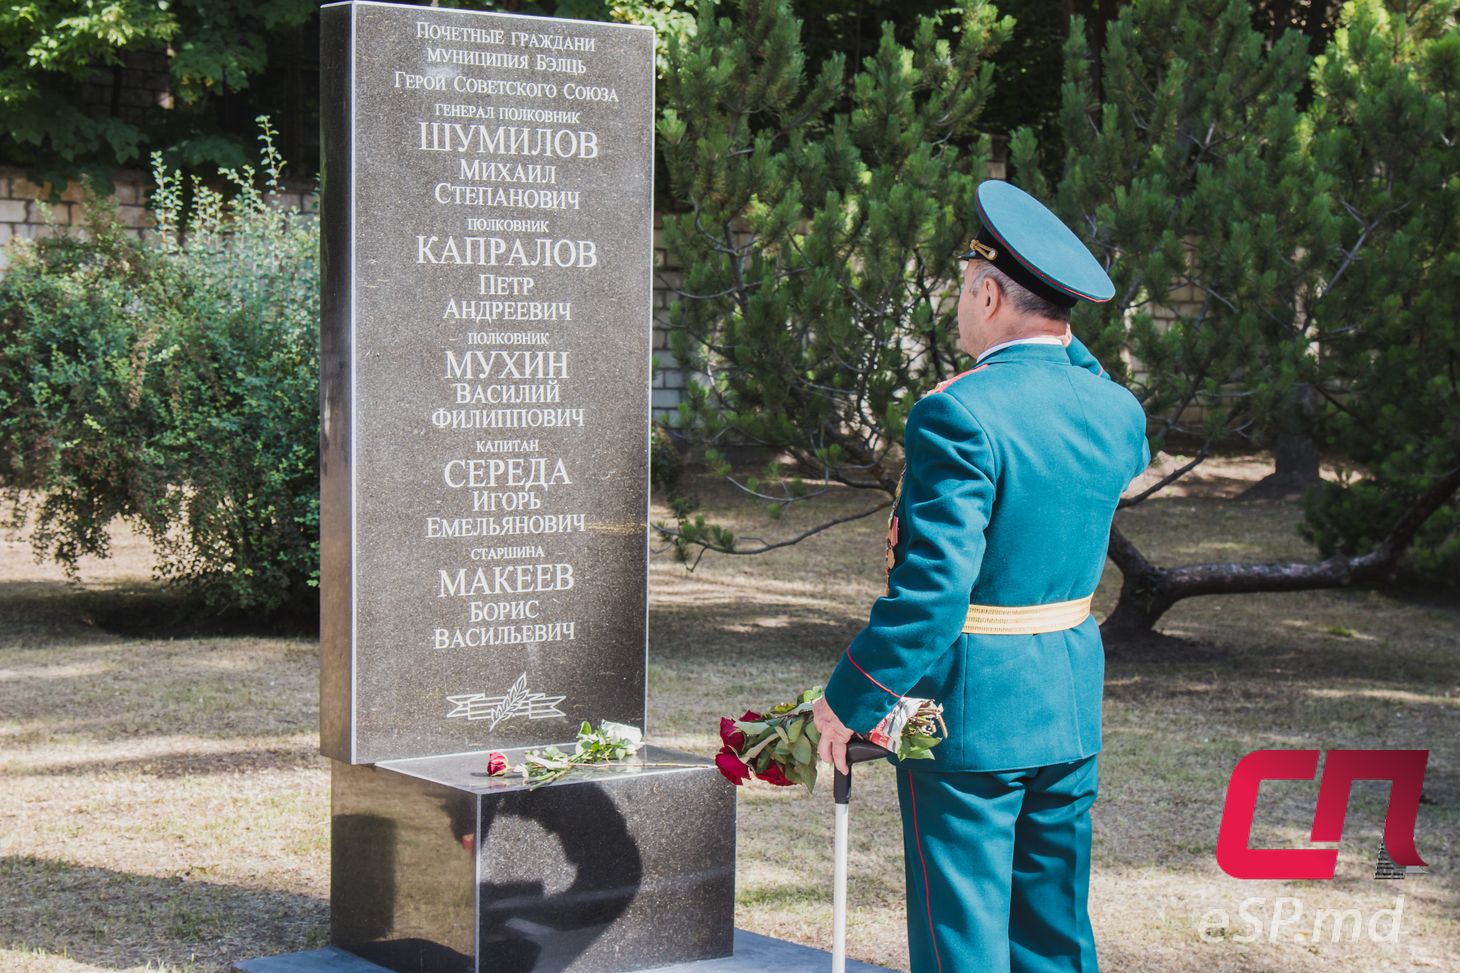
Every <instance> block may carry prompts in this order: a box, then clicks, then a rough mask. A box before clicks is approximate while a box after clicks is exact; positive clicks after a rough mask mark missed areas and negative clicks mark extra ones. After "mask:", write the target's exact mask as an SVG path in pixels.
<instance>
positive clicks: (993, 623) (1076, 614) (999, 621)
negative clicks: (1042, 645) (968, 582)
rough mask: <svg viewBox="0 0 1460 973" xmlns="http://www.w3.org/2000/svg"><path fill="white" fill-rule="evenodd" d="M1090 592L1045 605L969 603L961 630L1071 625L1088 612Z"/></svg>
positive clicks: (1003, 631)
mask: <svg viewBox="0 0 1460 973" xmlns="http://www.w3.org/2000/svg"><path fill="white" fill-rule="evenodd" d="M1094 597H1095V595H1094V594H1093V593H1091V594H1088V595H1086V596H1085V597H1083V598H1076V599H1074V600H1073V601H1052V602H1050V603H1049V604H1047V605H969V606H968V619H967V620H966V621H965V622H964V623H963V631H964V632H966V633H968V634H970V635H1036V634H1038V633H1040V632H1058V631H1059V630H1061V629H1065V628H1074V627H1075V626H1076V625H1078V624H1080V623H1081V622H1083V621H1084V620H1085V616H1087V615H1089V614H1090V600H1091V599H1092V598H1094Z"/></svg>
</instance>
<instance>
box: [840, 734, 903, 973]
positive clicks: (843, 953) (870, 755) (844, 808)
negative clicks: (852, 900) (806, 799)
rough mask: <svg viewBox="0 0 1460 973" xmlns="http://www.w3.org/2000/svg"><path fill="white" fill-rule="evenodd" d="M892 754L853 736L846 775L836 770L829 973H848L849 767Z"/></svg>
mask: <svg viewBox="0 0 1460 973" xmlns="http://www.w3.org/2000/svg"><path fill="white" fill-rule="evenodd" d="M891 753H892V751H891V750H888V749H887V748H885V747H879V746H878V745H877V744H875V743H873V742H872V741H870V740H864V739H862V738H861V737H852V739H851V740H849V741H848V742H847V772H846V773H845V774H844V773H842V772H841V771H840V770H836V771H835V772H836V780H835V783H834V785H833V787H832V798H833V800H835V801H836V865H835V870H834V872H833V879H832V893H831V973H846V971H847V814H848V802H849V801H850V800H851V797H852V765H853V764H858V763H861V762H862V761H864V760H876V759H877V758H878V757H886V756H888V755H889V754H891ZM833 769H834V770H835V768H833Z"/></svg>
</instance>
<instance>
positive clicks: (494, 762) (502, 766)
mask: <svg viewBox="0 0 1460 973" xmlns="http://www.w3.org/2000/svg"><path fill="white" fill-rule="evenodd" d="M506 772H507V755H506V754H504V753H502V752H501V751H500V750H493V751H492V752H491V753H489V754H487V773H488V774H490V775H491V776H493V777H501V776H502V775H503V774H505V773H506Z"/></svg>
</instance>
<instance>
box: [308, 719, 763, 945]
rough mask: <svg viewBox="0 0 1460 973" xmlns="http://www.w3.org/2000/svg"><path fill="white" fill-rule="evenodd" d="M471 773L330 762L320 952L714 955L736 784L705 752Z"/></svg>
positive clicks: (417, 765)
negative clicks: (326, 904) (329, 947)
mask: <svg viewBox="0 0 1460 973" xmlns="http://www.w3.org/2000/svg"><path fill="white" fill-rule="evenodd" d="M511 757H512V758H513V759H520V755H518V754H512V755H511ZM646 762H649V763H660V762H665V763H675V764H688V765H689V766H674V767H660V766H645V763H646ZM485 763H486V755H485V754H484V753H481V754H459V755H452V756H445V757H425V758H416V759H412V760H409V761H397V762H393V763H391V764H380V765H376V766H360V765H351V764H346V763H342V762H339V761H333V762H332V768H333V775H334V776H333V781H332V795H333V800H332V822H333V824H332V840H331V856H332V862H331V874H332V876H333V881H332V884H331V900H330V906H331V908H330V912H331V936H330V939H331V942H333V943H334V944H336V945H338V946H342V947H345V948H347V949H349V950H350V951H352V952H355V953H358V954H360V955H362V956H364V957H366V958H368V959H370V960H372V961H374V962H375V963H378V964H380V965H381V966H384V967H386V968H388V969H391V970H396V971H401V973H417V971H421V970H429V971H431V973H474V971H476V970H477V969H478V967H477V965H476V963H477V960H478V959H479V958H480V959H481V961H482V965H481V966H480V969H481V970H483V971H485V970H487V969H490V970H491V971H492V973H539V971H541V973H546V971H552V973H569V971H582V973H587V971H590V970H591V971H594V973H612V971H629V970H638V969H644V968H647V967H651V966H667V965H671V964H674V963H681V962H688V961H693V960H705V959H713V958H716V957H723V956H727V955H729V954H730V951H731V943H732V935H733V924H734V913H735V905H734V900H735V809H736V804H735V801H736V793H737V792H736V788H735V787H733V786H732V785H730V784H729V783H728V782H727V781H726V780H725V779H724V778H723V777H722V776H721V775H720V773H719V771H718V770H716V769H715V768H714V765H713V763H712V762H710V761H709V760H708V759H707V758H704V757H697V756H695V755H693V754H687V753H683V752H680V751H676V750H670V749H666V748H662V747H655V746H646V747H645V748H644V749H643V750H642V751H641V752H640V753H639V754H636V755H635V756H634V757H632V758H630V759H629V760H627V761H624V762H622V764H621V765H617V764H616V765H612V766H611V767H610V769H607V770H599V769H596V768H594V769H583V770H579V771H574V772H573V773H571V774H569V775H568V776H567V777H565V778H563V779H561V780H559V781H557V782H555V783H552V784H547V785H543V786H541V787H538V788H535V789H528V788H527V787H526V785H525V784H524V783H523V781H522V779H521V778H520V777H504V778H492V777H487V776H485V769H484V768H485ZM668 929H672V930H674V932H673V933H672V934H666V930H668ZM487 957H490V964H489V965H488V964H487Z"/></svg>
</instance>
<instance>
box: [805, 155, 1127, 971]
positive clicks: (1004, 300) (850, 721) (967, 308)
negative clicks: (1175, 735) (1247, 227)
mask: <svg viewBox="0 0 1460 973" xmlns="http://www.w3.org/2000/svg"><path fill="white" fill-rule="evenodd" d="M977 197H978V217H979V223H980V229H979V232H978V236H977V238H976V239H975V240H974V241H973V242H972V243H971V244H970V245H969V250H968V252H967V253H965V254H963V255H962V256H963V259H965V260H967V261H968V263H967V264H966V265H965V267H964V286H963V290H962V293H961V295H960V297H959V302H958V332H959V345H960V347H961V348H962V350H963V351H965V352H967V353H968V354H969V355H970V356H972V357H973V358H974V359H975V361H974V366H973V367H972V368H970V369H969V370H968V371H966V372H963V373H962V374H960V375H956V376H954V377H953V378H951V379H949V380H948V381H946V382H944V383H943V384H941V385H939V386H938V387H937V388H936V389H935V390H934V391H932V392H930V393H928V394H927V395H925V396H923V397H922V398H920V399H919V400H918V401H917V402H916V403H915V404H914V405H913V407H912V409H911V410H910V412H909V413H908V419H907V426H906V430H905V433H904V438H903V445H904V454H905V465H904V468H903V475H902V480H901V481H900V483H899V485H898V489H897V495H896V499H895V500H894V503H893V510H892V514H891V517H890V518H889V531H888V552H889V556H888V568H889V570H888V574H887V593H886V595H884V596H883V597H881V598H878V599H877V601H876V602H875V603H874V604H873V605H872V609H871V613H870V617H869V619H868V623H867V625H866V627H864V628H863V629H862V630H861V632H859V633H858V634H857V636H856V637H855V638H854V639H853V640H852V641H851V643H850V644H849V645H848V646H847V648H846V651H845V652H844V653H843V654H842V656H841V657H840V659H839V661H838V662H837V664H836V667H835V668H834V669H833V671H832V673H831V675H830V676H829V677H828V679H827V682H826V687H825V694H824V696H823V697H822V699H820V700H818V701H817V703H816V705H815V707H814V715H815V719H816V723H817V726H818V727H819V728H820V730H821V757H822V759H825V760H827V761H828V762H830V763H833V764H835V765H836V767H837V768H838V769H841V770H845V769H846V762H845V761H846V742H847V741H848V740H849V739H850V738H851V736H852V735H853V734H861V735H865V734H867V733H868V732H869V731H871V730H872V729H873V728H874V727H875V726H877V725H878V724H879V722H880V721H882V720H883V718H884V717H885V716H886V715H887V714H888V713H889V711H890V710H891V709H892V707H893V706H894V705H895V704H896V703H897V702H898V700H899V699H902V698H905V697H907V698H927V699H932V700H935V701H937V702H939V703H941V704H942V706H943V716H944V720H945V722H946V724H947V727H948V737H947V739H945V740H943V741H942V742H941V743H939V744H938V745H937V746H936V747H934V748H933V751H932V753H933V759H931V760H913V761H897V760H896V759H895V758H888V759H891V760H893V762H894V763H895V765H896V776H897V793H898V801H899V805H900V807H901V811H902V822H903V840H904V851H905V863H906V877H907V906H908V909H907V923H908V945H909V953H910V958H911V966H912V973H1002V971H1014V973H1049V971H1055V970H1078V971H1083V973H1093V971H1094V970H1096V968H1097V967H1096V956H1095V944H1094V940H1093V936H1092V934H1091V929H1090V919H1089V915H1088V912H1087V910H1086V895H1087V890H1088V887H1089V878H1090V814H1089V812H1090V805H1091V804H1092V803H1093V802H1094V800H1095V792H1096V760H1097V754H1098V751H1099V750H1100V704H1101V696H1102V691H1103V682H1104V670H1105V656H1104V649H1103V647H1102V645H1101V642H1100V629H1099V626H1098V625H1097V624H1096V621H1095V617H1094V616H1093V615H1091V614H1090V598H1091V595H1092V594H1093V592H1094V591H1095V586H1096V583H1097V582H1098V581H1099V580H1100V575H1101V571H1102V568H1103V567H1104V563H1105V551H1106V545H1107V542H1108V539H1109V533H1110V522H1111V517H1112V516H1113V515H1114V513H1115V507H1116V502H1117V500H1118V499H1119V497H1120V494H1121V492H1122V491H1123V490H1125V488H1126V487H1127V486H1128V485H1129V484H1130V482H1131V480H1132V479H1134V478H1135V477H1136V476H1138V475H1139V474H1140V473H1141V471H1142V470H1144V469H1145V468H1146V466H1147V464H1148V463H1149V462H1150V450H1149V448H1148V447H1147V445H1146V438H1145V426H1146V420H1145V414H1144V412H1143V411H1142V409H1141V406H1140V404H1139V402H1137V401H1136V398H1135V396H1133V395H1132V394H1131V393H1130V392H1129V391H1128V390H1127V389H1125V388H1123V387H1121V386H1120V385H1118V384H1116V383H1115V382H1113V381H1111V380H1110V377H1109V376H1108V375H1107V374H1106V373H1105V371H1104V369H1103V368H1101V367H1100V365H1099V363H1098V362H1096V361H1095V359H1094V358H1093V357H1092V356H1091V355H1090V353H1089V352H1088V350H1086V349H1085V346H1084V345H1083V344H1081V343H1080V341H1079V339H1077V338H1075V337H1074V336H1073V335H1072V334H1071V332H1070V330H1069V311H1070V308H1071V307H1073V306H1074V303H1075V301H1077V300H1090V301H1107V300H1109V299H1110V298H1111V297H1112V296H1113V295H1114V287H1113V285H1112V284H1111V282H1110V278H1109V277H1108V276H1107V275H1106V273H1105V271H1104V269H1103V268H1102V267H1101V266H1100V264H1099V262H1098V261H1096V260H1095V258H1094V257H1093V256H1092V255H1091V253H1090V251H1089V250H1088V249H1086V247H1085V246H1084V245H1083V244H1082V243H1081V242H1080V241H1079V239H1078V238H1077V237H1076V236H1075V235H1074V233H1072V232H1071V231H1070V230H1069V228H1068V227H1066V226H1065V225H1064V224H1063V223H1062V222H1060V220H1059V219H1058V217H1056V216H1055V215H1054V214H1053V213H1051V212H1050V211H1049V210H1048V209H1046V208H1045V207H1044V206H1043V205H1042V204H1041V203H1039V202H1038V201H1037V200H1036V199H1034V198H1033V197H1032V196H1030V195H1029V194H1027V193H1025V192H1023V191H1022V190H1020V189H1017V188H1015V187H1014V186H1013V185H1011V184H1009V183H1007V182H1004V181H1002V180H993V179H991V180H986V181H985V182H983V183H981V184H980V185H979V187H978V192H977ZM894 746H895V743H894Z"/></svg>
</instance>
